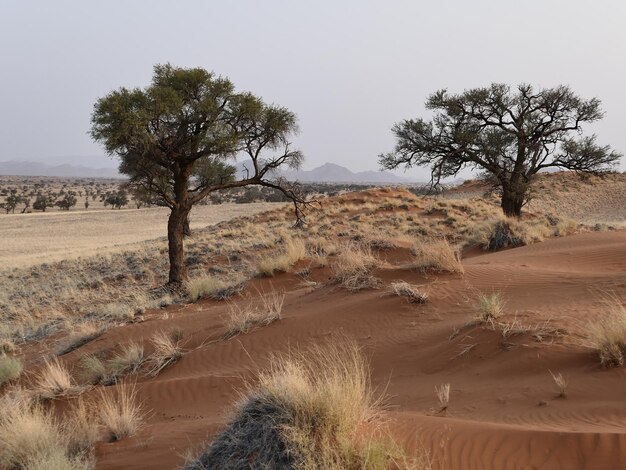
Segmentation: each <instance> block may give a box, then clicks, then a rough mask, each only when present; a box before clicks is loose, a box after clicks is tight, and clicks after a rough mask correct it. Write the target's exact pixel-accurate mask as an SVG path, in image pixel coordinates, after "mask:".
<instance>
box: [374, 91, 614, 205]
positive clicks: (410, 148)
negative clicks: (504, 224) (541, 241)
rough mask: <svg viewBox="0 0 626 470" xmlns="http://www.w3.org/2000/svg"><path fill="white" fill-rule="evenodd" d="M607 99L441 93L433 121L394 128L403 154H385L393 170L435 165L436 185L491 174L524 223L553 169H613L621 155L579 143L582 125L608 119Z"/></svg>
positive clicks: (434, 101)
mask: <svg viewBox="0 0 626 470" xmlns="http://www.w3.org/2000/svg"><path fill="white" fill-rule="evenodd" d="M600 104H601V103H600V100H598V99H597V98H592V99H589V100H584V99H582V98H579V97H578V96H576V95H575V94H574V92H573V91H572V90H571V89H570V88H569V87H567V86H558V87H555V88H548V89H540V90H536V89H534V88H533V87H532V86H530V85H520V86H518V87H517V89H516V90H511V88H510V87H509V86H507V85H502V84H492V85H491V86H490V87H487V88H475V89H471V90H467V91H465V92H463V93H461V94H456V95H455V94H449V93H448V92H447V91H446V90H440V91H437V92H436V93H434V94H432V95H431V96H430V97H429V98H428V100H427V102H426V108H427V109H431V110H434V111H435V115H434V117H433V119H432V121H426V120H424V119H421V118H418V119H408V120H404V121H401V122H399V123H397V124H396V125H395V126H394V127H393V133H394V134H395V136H396V147H395V149H394V151H393V152H391V153H388V154H386V155H380V157H379V158H380V164H381V166H382V167H383V168H385V169H394V168H397V167H399V166H401V165H403V166H405V167H406V168H410V167H412V166H418V165H419V166H430V167H431V177H432V178H431V183H432V184H433V185H434V186H436V185H439V183H440V181H441V179H442V178H446V177H451V176H455V175H456V174H457V173H458V172H459V171H460V170H462V169H463V168H466V167H469V168H477V169H481V170H483V171H485V173H486V174H487V175H488V177H489V180H490V181H491V182H492V183H493V184H494V186H495V187H496V188H497V189H498V190H499V191H500V193H501V206H502V210H503V211H504V213H505V214H506V215H511V216H520V215H521V210H522V207H523V206H524V204H525V202H526V196H527V194H528V189H529V185H530V182H531V179H532V177H533V176H534V175H535V174H536V173H537V172H539V171H541V170H544V169H547V168H564V169H569V170H574V171H576V172H600V171H605V170H609V169H610V168H611V167H612V166H613V165H614V164H615V163H616V162H617V161H618V160H619V159H620V158H621V155H620V154H619V153H617V152H614V151H612V150H611V149H610V147H609V146H604V147H603V146H599V145H597V144H596V137H595V135H592V136H589V137H582V138H579V139H574V138H573V137H572V134H573V135H578V134H581V132H582V124H584V123H592V122H595V121H598V120H599V119H601V118H602V117H603V113H602V111H601V107H600Z"/></svg>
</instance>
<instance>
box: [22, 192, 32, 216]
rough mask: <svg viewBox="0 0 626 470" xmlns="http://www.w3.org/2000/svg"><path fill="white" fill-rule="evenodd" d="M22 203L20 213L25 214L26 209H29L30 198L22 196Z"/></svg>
mask: <svg viewBox="0 0 626 470" xmlns="http://www.w3.org/2000/svg"><path fill="white" fill-rule="evenodd" d="M21 201H22V204H24V208H23V209H22V214H25V213H26V212H27V211H28V209H30V198H29V197H25V196H23V197H22V198H21Z"/></svg>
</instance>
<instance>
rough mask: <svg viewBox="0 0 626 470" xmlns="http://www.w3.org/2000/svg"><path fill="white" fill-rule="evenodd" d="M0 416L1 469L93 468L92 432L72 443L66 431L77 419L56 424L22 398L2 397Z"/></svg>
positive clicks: (45, 412) (69, 419)
mask: <svg viewBox="0 0 626 470" xmlns="http://www.w3.org/2000/svg"><path fill="white" fill-rule="evenodd" d="M1 404H2V408H3V409H2V413H1V414H0V466H1V467H2V468H7V469H25V470H26V469H27V470H88V469H91V468H93V462H92V458H91V445H92V444H93V441H92V440H91V438H95V434H94V432H93V429H94V427H93V425H91V426H90V429H91V430H86V429H85V428H83V429H82V430H81V431H82V432H87V433H88V434H89V436H83V441H82V443H80V444H78V443H77V442H76V441H74V440H73V437H72V435H71V434H69V432H68V430H69V429H70V428H73V429H74V430H76V431H77V430H78V429H77V428H76V426H75V423H76V422H77V421H76V419H77V418H76V417H75V416H72V413H73V412H74V410H70V415H69V416H68V418H67V419H68V420H67V421H66V422H59V421H58V420H57V419H55V417H54V415H53V414H52V412H51V411H49V410H46V409H45V408H44V407H43V406H42V405H41V404H39V403H37V402H33V401H31V400H29V399H28V398H26V397H25V396H24V395H23V394H21V395H20V394H18V395H17V396H15V397H9V398H7V397H3V402H2V403H1ZM87 440H89V442H87Z"/></svg>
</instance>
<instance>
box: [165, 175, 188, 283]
mask: <svg viewBox="0 0 626 470" xmlns="http://www.w3.org/2000/svg"><path fill="white" fill-rule="evenodd" d="M190 174H191V168H190V167H178V168H177V171H175V172H174V200H175V204H174V207H172V212H171V213H170V217H169V219H168V221H167V242H168V252H169V259H170V274H169V280H168V283H169V284H172V285H181V284H182V283H183V282H184V281H185V280H186V279H187V267H186V266H185V250H184V237H185V221H187V220H188V216H189V211H190V210H191V204H190V203H189V193H188V184H189V177H190Z"/></svg>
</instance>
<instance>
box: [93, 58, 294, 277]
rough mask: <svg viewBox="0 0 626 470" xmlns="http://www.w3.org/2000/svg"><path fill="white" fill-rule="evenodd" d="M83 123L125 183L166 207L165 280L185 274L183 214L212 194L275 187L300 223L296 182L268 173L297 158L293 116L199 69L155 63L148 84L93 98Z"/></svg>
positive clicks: (185, 275)
mask: <svg viewBox="0 0 626 470" xmlns="http://www.w3.org/2000/svg"><path fill="white" fill-rule="evenodd" d="M91 120H92V127H91V135H92V137H93V138H94V139H95V140H96V141H98V142H101V143H102V144H103V145H104V147H105V149H106V151H107V153H108V154H109V155H112V156H117V157H118V158H119V159H120V166H119V169H120V172H121V173H123V174H126V175H128V176H129V177H130V185H131V186H134V187H135V188H138V189H139V188H140V189H141V190H143V191H146V192H148V193H149V194H152V195H153V196H154V197H155V198H157V199H158V200H159V201H160V203H162V204H163V205H165V206H167V207H169V208H170V215H169V219H168V224H167V236H168V245H169V262H170V270H169V283H170V284H175V285H176V284H180V283H182V282H183V281H184V280H185V279H186V277H187V272H186V267H185V258H184V246H183V238H184V232H185V223H186V221H188V216H189V212H190V211H191V209H192V207H193V206H194V205H195V204H197V203H198V202H200V201H201V200H203V199H204V198H206V197H207V196H208V195H209V194H211V193H213V192H215V191H220V190H224V189H228V188H236V187H243V186H248V185H260V186H267V187H272V188H276V189H279V190H280V191H282V192H283V193H284V194H285V195H287V196H288V197H289V198H290V199H291V200H292V201H293V202H294V207H295V210H296V217H297V220H298V221H300V220H301V214H302V213H301V204H302V203H303V202H304V201H303V199H302V198H301V197H300V196H299V192H298V190H297V187H296V186H293V185H291V184H289V183H287V182H285V181H282V180H280V179H277V178H273V170H275V169H276V168H279V167H280V166H283V165H286V166H290V167H297V166H299V165H300V163H301V161H302V154H301V153H300V152H299V151H297V150H292V149H291V147H290V143H289V138H290V136H291V135H293V134H294V133H295V132H297V119H296V116H295V114H294V113H292V112H291V111H289V110H288V109H286V108H283V107H280V106H275V105H268V104H265V103H264V102H263V101H262V100H261V99H260V98H258V97H256V96H254V95H252V94H251V93H237V92H235V89H234V86H233V84H232V83H231V82H230V80H228V79H227V78H222V77H216V76H215V75H214V74H212V73H210V72H207V71H206V70H204V69H202V68H191V69H185V68H177V67H173V66H171V65H169V64H167V65H156V66H155V67H154V75H153V78H152V83H151V85H149V86H148V87H146V88H143V89H139V88H135V89H132V90H130V89H127V88H120V89H118V90H116V91H113V92H111V93H109V94H108V95H107V96H105V97H103V98H100V99H99V100H98V101H97V102H96V104H95V106H94V111H93V114H92V119H91ZM242 154H243V155H246V156H247V157H249V158H250V160H251V163H250V168H248V169H247V170H248V171H247V172H246V173H245V175H244V176H243V177H240V178H238V177H237V172H236V169H235V166H233V165H232V164H231V163H232V162H233V161H234V160H235V159H236V158H237V157H238V156H241V155H242Z"/></svg>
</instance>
